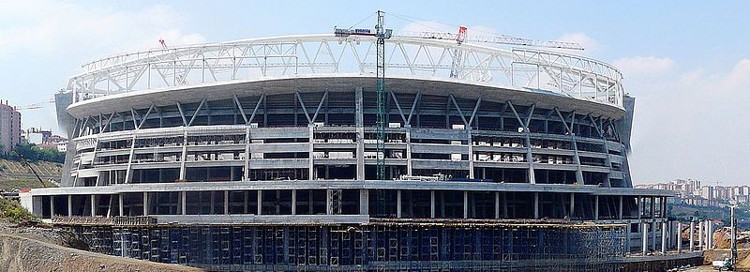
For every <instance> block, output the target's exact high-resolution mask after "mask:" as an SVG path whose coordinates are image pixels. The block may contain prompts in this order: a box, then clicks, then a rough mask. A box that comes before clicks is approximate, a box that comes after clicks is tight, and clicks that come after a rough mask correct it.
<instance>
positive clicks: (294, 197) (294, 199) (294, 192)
mask: <svg viewBox="0 0 750 272" xmlns="http://www.w3.org/2000/svg"><path fill="white" fill-rule="evenodd" d="M361 197H362V196H360V198H361ZM292 215H297V190H295V189H292Z"/></svg>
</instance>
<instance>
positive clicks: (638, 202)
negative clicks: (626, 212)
mask: <svg viewBox="0 0 750 272" xmlns="http://www.w3.org/2000/svg"><path fill="white" fill-rule="evenodd" d="M635 204H636V206H638V207H637V208H638V221H640V220H641V214H642V213H643V198H641V197H640V196H638V197H636V198H635Z"/></svg>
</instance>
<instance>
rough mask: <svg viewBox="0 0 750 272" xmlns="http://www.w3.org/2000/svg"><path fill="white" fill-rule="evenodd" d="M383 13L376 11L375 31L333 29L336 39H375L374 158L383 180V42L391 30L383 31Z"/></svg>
mask: <svg viewBox="0 0 750 272" xmlns="http://www.w3.org/2000/svg"><path fill="white" fill-rule="evenodd" d="M383 13H384V12H383V11H382V10H378V12H377V14H378V23H377V24H376V25H375V31H374V32H373V31H372V30H370V29H340V28H334V34H335V35H336V37H348V36H374V37H375V38H377V43H376V44H377V46H376V51H377V60H376V61H375V62H376V65H375V66H376V67H377V72H376V73H375V74H376V79H375V93H376V96H377V118H376V122H375V126H376V131H377V132H376V140H375V141H376V157H377V167H376V173H377V179H379V180H384V179H385V178H386V177H385V138H386V137H385V115H386V112H387V109H386V108H385V102H386V91H385V40H386V39H390V38H391V36H392V34H393V30H392V29H385V18H384V16H383Z"/></svg>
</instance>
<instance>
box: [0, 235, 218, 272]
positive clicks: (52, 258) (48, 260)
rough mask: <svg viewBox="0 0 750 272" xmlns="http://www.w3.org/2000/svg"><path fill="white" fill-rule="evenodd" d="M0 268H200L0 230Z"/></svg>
mask: <svg viewBox="0 0 750 272" xmlns="http://www.w3.org/2000/svg"><path fill="white" fill-rule="evenodd" d="M0 270H3V271H40V272H43V271H70V272H80V271H174V272H178V271H203V270H200V269H197V268H192V267H184V266H179V265H170V264H161V263H153V262H147V261H139V260H135V259H128V258H120V257H115V256H109V255H104V254H98V253H93V252H88V251H83V250H78V249H72V248H67V247H63V246H59V245H55V244H51V243H47V242H42V241H39V240H35V239H30V238H26V237H23V236H20V235H15V234H7V233H0Z"/></svg>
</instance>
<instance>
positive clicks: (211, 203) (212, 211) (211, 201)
mask: <svg viewBox="0 0 750 272" xmlns="http://www.w3.org/2000/svg"><path fill="white" fill-rule="evenodd" d="M209 203H210V204H209V205H211V208H210V210H211V211H210V212H209V213H210V214H216V211H214V209H215V208H214V207H215V206H216V205H215V203H216V191H211V198H210V201H209Z"/></svg>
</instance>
